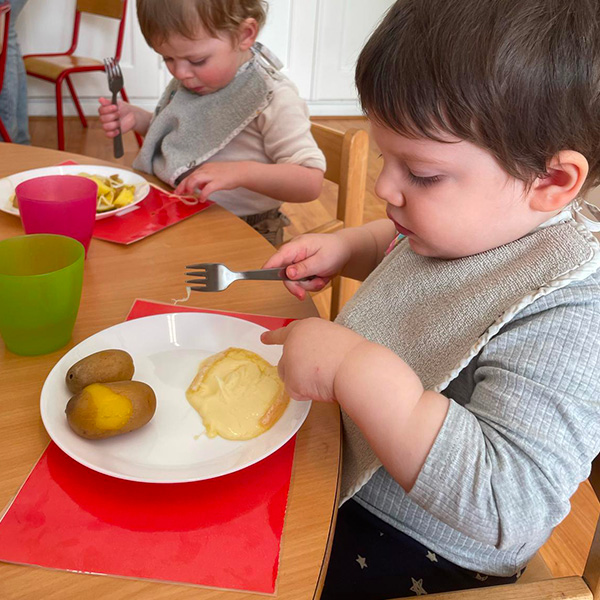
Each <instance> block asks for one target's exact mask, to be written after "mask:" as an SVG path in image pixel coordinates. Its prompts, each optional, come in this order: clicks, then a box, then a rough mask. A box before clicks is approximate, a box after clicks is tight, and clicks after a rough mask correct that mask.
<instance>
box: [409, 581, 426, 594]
mask: <svg viewBox="0 0 600 600" xmlns="http://www.w3.org/2000/svg"><path fill="white" fill-rule="evenodd" d="M410 579H411V581H412V582H413V584H412V587H411V588H410V591H411V592H414V593H415V594H416V595H417V596H425V595H426V594H427V592H426V591H425V590H424V589H423V580H422V579H419V580H418V581H417V580H416V579H413V578H412V577H411V578H410Z"/></svg>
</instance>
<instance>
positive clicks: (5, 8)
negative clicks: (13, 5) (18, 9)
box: [0, 2, 10, 90]
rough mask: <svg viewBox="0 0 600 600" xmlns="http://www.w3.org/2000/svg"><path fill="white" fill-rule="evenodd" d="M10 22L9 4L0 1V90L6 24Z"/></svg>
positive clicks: (0, 86)
mask: <svg viewBox="0 0 600 600" xmlns="http://www.w3.org/2000/svg"><path fill="white" fill-rule="evenodd" d="M9 23H10V4H9V3H8V2H2V3H0V90H2V82H3V81H4V68H5V66H6V53H7V51H8V26H9Z"/></svg>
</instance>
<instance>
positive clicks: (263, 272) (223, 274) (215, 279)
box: [186, 263, 314, 292]
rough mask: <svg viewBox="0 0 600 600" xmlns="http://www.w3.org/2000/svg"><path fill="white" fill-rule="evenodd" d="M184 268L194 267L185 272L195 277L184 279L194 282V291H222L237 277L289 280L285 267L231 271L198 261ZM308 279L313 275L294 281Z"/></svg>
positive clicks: (221, 265) (217, 264)
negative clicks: (198, 262)
mask: <svg viewBox="0 0 600 600" xmlns="http://www.w3.org/2000/svg"><path fill="white" fill-rule="evenodd" d="M186 269H195V270H194V271H190V272H188V273H186V275H187V276H188V277H197V279H190V280H188V281H186V283H192V284H195V285H194V286H193V287H191V288H190V289H191V290H193V291H194V292H222V291H223V290H225V289H227V288H228V287H229V286H230V285H231V284H232V283H233V282H234V281H237V280H238V279H251V280H265V281H275V280H278V279H284V280H289V277H287V276H286V274H285V267H283V268H282V267H277V268H275V269H256V270H254V271H231V270H230V269H228V268H227V267H226V266H225V265H223V264H221V263H200V264H198V265H188V266H187V267H186ZM309 279H314V277H307V278H306V279H297V280H295V281H308V280H309Z"/></svg>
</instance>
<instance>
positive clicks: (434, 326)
mask: <svg viewBox="0 0 600 600" xmlns="http://www.w3.org/2000/svg"><path fill="white" fill-rule="evenodd" d="M598 268H600V244H599V243H598V241H597V240H596V239H595V238H594V237H593V236H592V235H591V234H590V233H589V231H588V230H587V229H586V228H585V227H584V226H583V225H581V224H580V223H577V222H576V221H575V220H573V219H571V218H569V219H568V220H567V221H566V222H562V223H560V224H557V225H551V226H548V227H544V228H541V229H538V230H536V231H535V232H533V233H530V234H529V235H526V236H524V237H522V238H520V239H518V240H516V241H514V242H511V243H509V244H506V245H504V246H500V247H498V248H494V249H492V250H488V251H486V252H482V253H480V254H476V255H473V256H467V257H464V258H459V259H455V260H442V259H436V258H428V257H424V256H420V255H418V254H415V253H414V252H413V251H412V250H411V248H410V245H409V243H408V241H407V240H403V241H402V242H401V243H400V244H399V245H398V246H397V247H396V248H395V249H394V250H393V251H392V252H391V253H390V254H389V255H388V256H387V257H386V258H385V259H384V260H383V261H382V263H381V264H380V265H379V267H378V268H377V269H375V271H373V273H372V274H371V275H370V276H369V277H368V278H367V280H366V281H365V282H364V283H363V285H362V286H361V287H360V289H359V290H358V292H357V293H356V294H355V296H354V297H353V298H352V299H351V300H349V301H348V303H347V304H346V306H345V307H344V308H343V310H342V311H341V312H340V314H339V316H338V318H337V319H336V322H337V323H340V324H341V325H344V326H345V327H348V328H350V329H352V330H354V331H356V332H357V333H359V334H360V335H362V336H364V337H365V338H366V339H368V340H371V341H373V342H376V343H378V344H382V345H383V346H386V347H387V348H389V349H390V350H392V351H393V352H394V353H396V354H397V355H398V356H400V357H401V358H402V359H403V360H404V361H405V362H406V363H407V364H408V365H409V366H410V367H411V368H412V369H413V370H414V371H415V372H416V373H417V375H418V376H419V377H420V379H421V382H422V383H423V386H424V388H425V389H427V390H433V391H436V392H440V391H442V390H444V389H445V388H446V387H447V386H448V384H449V383H450V382H451V381H452V380H453V379H454V378H455V377H457V375H458V374H459V373H460V372H461V371H462V370H463V369H464V368H465V367H466V366H467V365H468V364H469V362H470V361H471V360H472V359H473V358H474V357H475V356H476V355H477V354H478V353H479V352H480V351H481V349H482V348H483V347H484V346H485V344H487V342H488V341H489V340H490V339H491V338H492V337H493V336H494V335H496V334H497V333H498V332H499V331H500V330H501V329H502V328H503V327H504V325H506V324H507V323H509V322H510V321H511V320H512V319H513V318H514V316H515V315H516V314H517V313H518V312H519V311H521V310H523V309H524V308H525V307H526V306H528V305H529V304H531V303H532V302H534V301H535V300H536V299H537V298H540V297H541V296H544V295H546V294H549V293H551V292H552V291H553V290H556V289H559V288H562V287H564V286H566V285H568V284H569V283H571V282H572V281H578V280H581V279H585V278H586V277H588V276H589V275H590V274H591V273H593V272H595V271H596V270H597V269H598ZM374 409H375V408H374ZM342 417H343V425H344V449H343V450H344V451H343V456H344V468H343V472H342V490H341V498H342V503H343V502H345V501H346V500H347V499H348V498H350V497H352V496H353V495H354V494H355V493H356V492H357V491H358V490H359V489H360V488H361V487H362V486H364V485H365V484H366V483H367V482H368V481H369V479H370V478H371V477H372V475H373V474H374V473H375V471H376V470H377V469H378V468H379V467H380V466H381V463H380V462H379V460H378V459H377V457H376V456H375V454H374V452H373V451H372V449H371V448H370V446H369V445H368V443H367V442H366V440H365V439H364V438H363V436H362V434H361V432H360V430H359V429H358V427H357V426H356V425H355V424H354V422H353V421H352V420H351V419H350V418H349V417H348V416H347V415H346V414H345V413H343V411H342Z"/></svg>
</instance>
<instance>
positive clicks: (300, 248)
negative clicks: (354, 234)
mask: <svg viewBox="0 0 600 600" xmlns="http://www.w3.org/2000/svg"><path fill="white" fill-rule="evenodd" d="M349 259H350V248H349V247H348V245H347V244H346V243H345V241H344V240H343V239H342V238H341V237H339V236H337V235H335V234H330V233H309V234H306V235H301V236H299V237H297V238H295V239H293V240H292V241H291V242H288V243H287V244H285V245H283V246H282V247H281V248H280V249H279V250H278V251H277V252H276V253H275V254H274V255H273V256H271V258H269V260H268V261H267V262H266V263H265V264H264V265H263V269H270V268H275V267H287V269H286V275H287V276H288V277H289V278H290V279H302V278H304V277H310V276H313V277H314V279H311V280H310V281H302V282H300V281H285V282H284V284H285V286H286V287H287V289H288V290H289V291H290V292H291V293H292V294H293V295H294V296H296V298H298V299H300V300H304V298H306V292H307V291H310V292H314V291H318V290H320V289H322V288H324V287H325V286H326V285H327V284H328V283H329V280H330V279H331V278H332V277H333V276H334V275H337V274H338V273H339V272H340V271H341V270H342V269H343V267H344V266H345V265H346V263H347V262H348V260H349Z"/></svg>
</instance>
